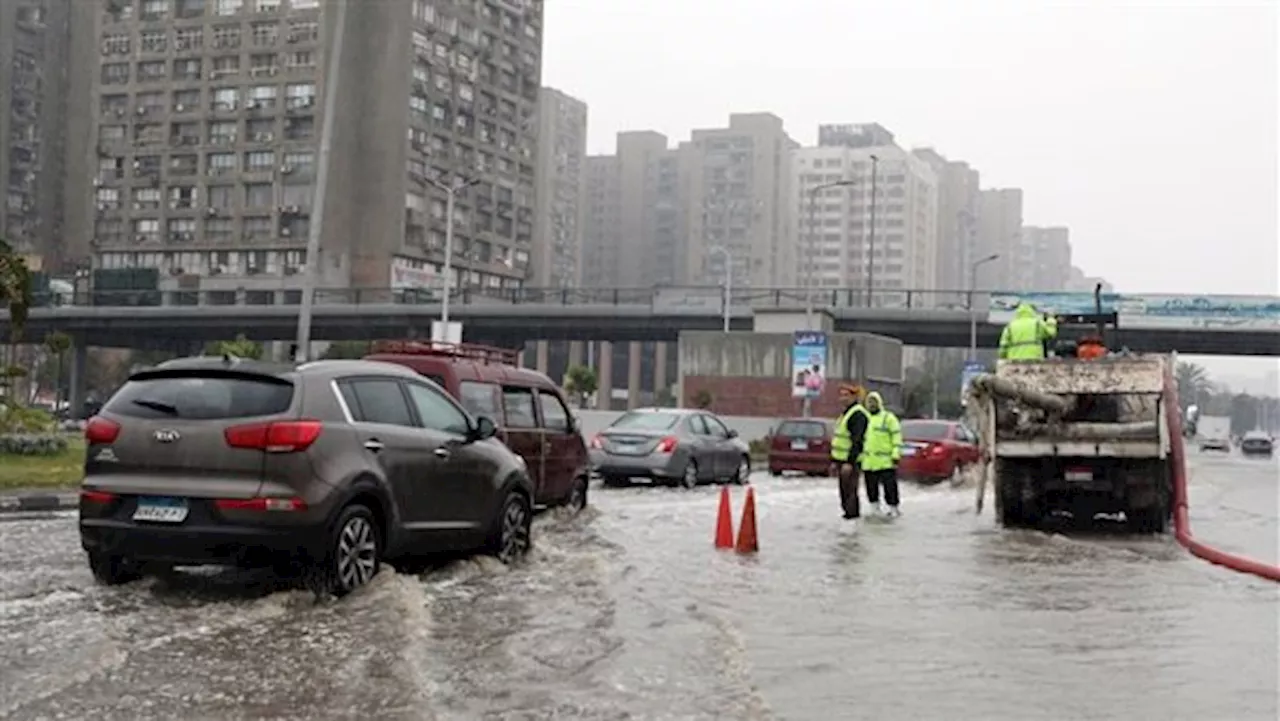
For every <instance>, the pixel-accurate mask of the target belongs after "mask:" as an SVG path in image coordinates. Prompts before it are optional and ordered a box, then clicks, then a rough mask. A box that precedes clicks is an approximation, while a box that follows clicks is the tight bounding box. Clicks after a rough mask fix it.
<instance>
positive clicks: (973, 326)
mask: <svg viewBox="0 0 1280 721" xmlns="http://www.w3.org/2000/svg"><path fill="white" fill-rule="evenodd" d="M999 259H1000V254H999V253H992V254H991V255H988V256H987V257H985V258H983V259H981V260H977V261H974V263H973V265H970V266H969V361H970V362H973V361H974V360H976V359H977V357H978V311H977V308H976V307H975V306H976V305H977V304H976V303H974V300H973V293H974V291H975V290H977V289H978V268H980V267H981V266H983V265H985V264H987V263H990V262H992V261H995V260H999Z"/></svg>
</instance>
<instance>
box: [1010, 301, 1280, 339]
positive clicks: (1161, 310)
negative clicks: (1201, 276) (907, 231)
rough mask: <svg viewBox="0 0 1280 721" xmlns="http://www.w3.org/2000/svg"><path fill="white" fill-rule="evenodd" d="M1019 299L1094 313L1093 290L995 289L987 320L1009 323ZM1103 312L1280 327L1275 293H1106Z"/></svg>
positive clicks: (1049, 309)
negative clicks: (1018, 290) (1004, 291)
mask: <svg viewBox="0 0 1280 721" xmlns="http://www.w3.org/2000/svg"><path fill="white" fill-rule="evenodd" d="M1019 303H1031V304H1032V305H1034V306H1035V307H1036V310H1038V311H1039V312H1041V313H1054V314H1058V315H1074V314H1084V313H1093V312H1095V306H1094V300H1093V294H1092V293H993V294H992V295H991V305H990V311H989V313H988V315H987V321H988V322H990V323H993V324H1004V323H1008V322H1009V321H1010V320H1012V319H1013V312H1014V309H1015V308H1017V307H1018V304H1019ZM1102 312H1103V313H1111V312H1115V313H1117V314H1118V315H1119V320H1120V327H1121V328H1153V329H1154V328H1187V329H1193V328H1203V329H1214V330H1271V329H1280V298H1276V297H1272V296H1251V295H1154V294H1153V295H1131V294H1127V293H1103V294H1102Z"/></svg>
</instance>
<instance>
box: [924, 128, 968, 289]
mask: <svg viewBox="0 0 1280 721" xmlns="http://www.w3.org/2000/svg"><path fill="white" fill-rule="evenodd" d="M912 153H913V154H914V155H915V156H916V157H918V158H920V159H921V160H924V161H925V162H926V163H928V164H929V166H930V167H932V168H933V172H934V173H935V174H936V175H937V177H938V229H937V238H938V242H937V252H936V254H935V258H936V260H935V261H934V266H935V267H934V270H935V277H936V280H935V283H936V287H937V288H938V289H940V290H966V289H967V288H968V283H969V274H970V271H969V269H970V267H971V265H972V264H973V262H974V261H975V260H978V258H976V257H975V255H974V253H975V247H976V245H977V237H978V210H979V205H980V204H981V190H980V189H979V187H978V171H977V170H975V169H973V168H971V167H969V164H968V163H965V162H963V161H955V160H947V159H946V158H945V157H943V156H942V155H941V154H940V153H938V152H937V151H936V150H934V149H932V148H918V149H916V150H913V151H912Z"/></svg>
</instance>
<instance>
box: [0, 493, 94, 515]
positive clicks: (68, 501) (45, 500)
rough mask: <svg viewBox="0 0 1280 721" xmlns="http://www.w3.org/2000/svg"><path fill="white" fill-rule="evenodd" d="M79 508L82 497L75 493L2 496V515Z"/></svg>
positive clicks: (0, 498) (0, 511)
mask: <svg viewBox="0 0 1280 721" xmlns="http://www.w3.org/2000/svg"><path fill="white" fill-rule="evenodd" d="M79 507H80V496H79V495H78V494H75V493H28V494H23V495H21V496H0V513H31V512H39V511H43V512H48V511H69V510H72V509H75V508H79Z"/></svg>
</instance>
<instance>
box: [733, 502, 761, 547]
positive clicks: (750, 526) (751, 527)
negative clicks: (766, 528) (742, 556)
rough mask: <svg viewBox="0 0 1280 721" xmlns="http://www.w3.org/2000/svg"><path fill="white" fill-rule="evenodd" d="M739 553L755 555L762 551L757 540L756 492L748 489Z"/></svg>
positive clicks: (740, 528) (743, 509) (740, 533)
mask: <svg viewBox="0 0 1280 721" xmlns="http://www.w3.org/2000/svg"><path fill="white" fill-rule="evenodd" d="M736 549H737V551H738V553H755V552H756V551H759V550H760V539H758V538H756V490H755V489H754V488H748V489H747V502H746V503H744V504H743V505H742V523H741V524H740V525H739V526H738V544H737V546H736Z"/></svg>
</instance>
